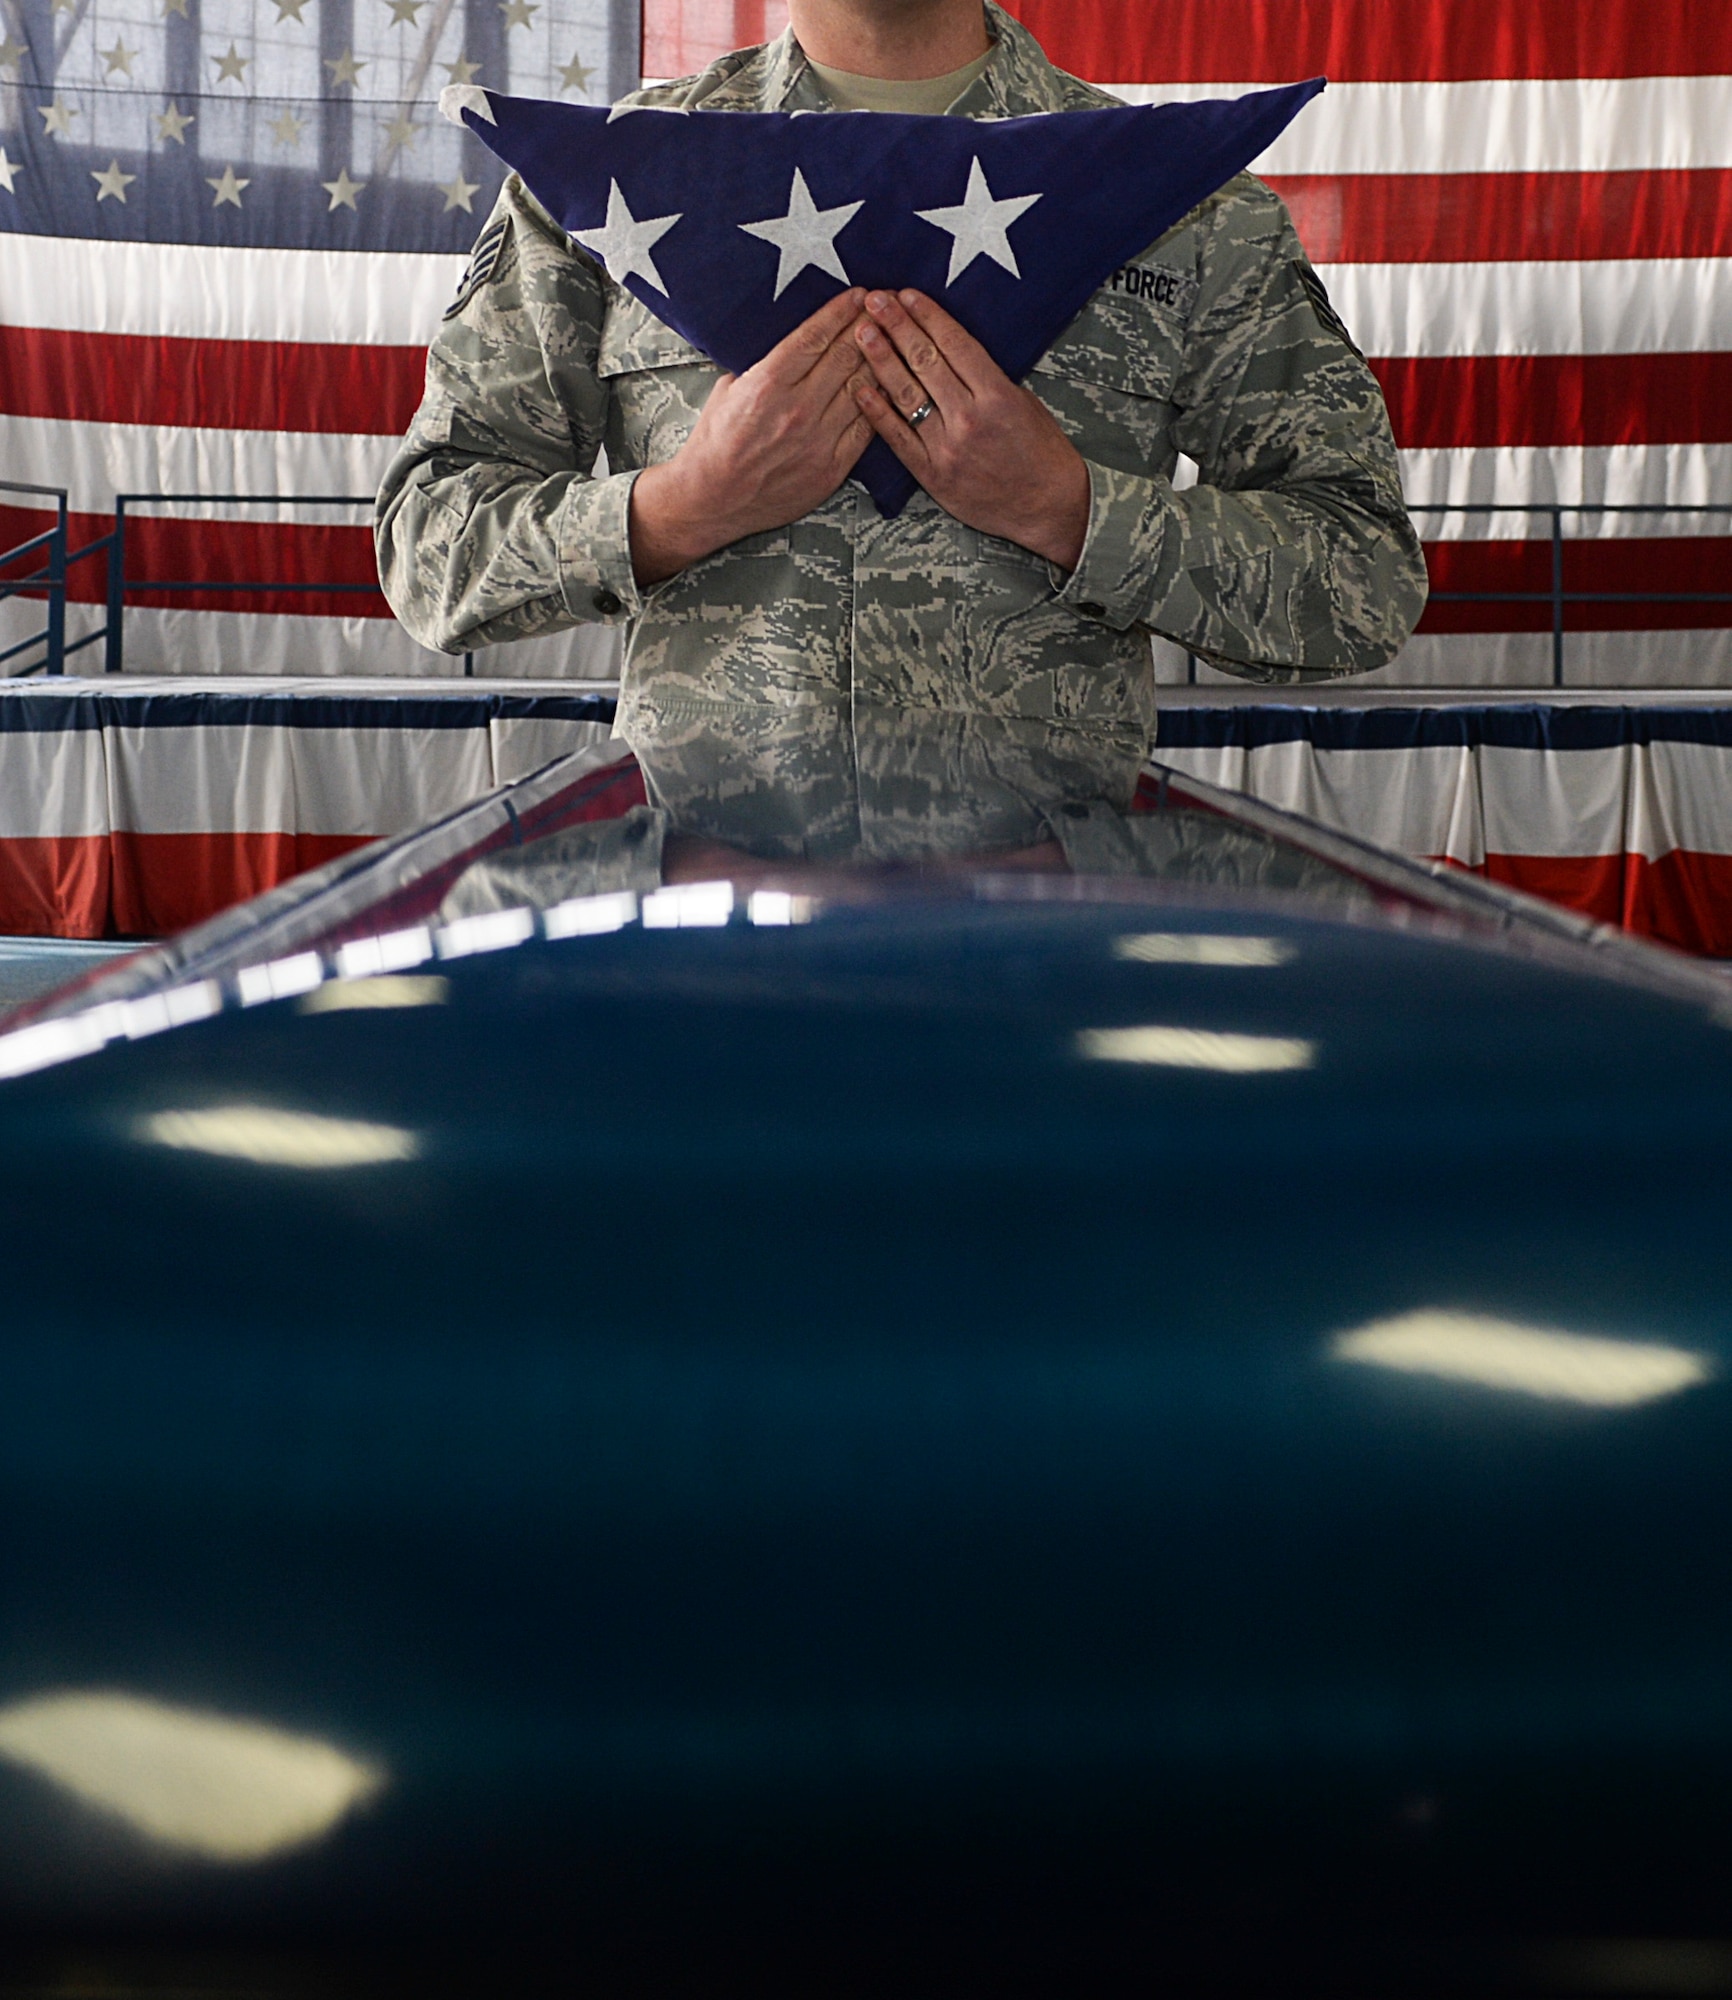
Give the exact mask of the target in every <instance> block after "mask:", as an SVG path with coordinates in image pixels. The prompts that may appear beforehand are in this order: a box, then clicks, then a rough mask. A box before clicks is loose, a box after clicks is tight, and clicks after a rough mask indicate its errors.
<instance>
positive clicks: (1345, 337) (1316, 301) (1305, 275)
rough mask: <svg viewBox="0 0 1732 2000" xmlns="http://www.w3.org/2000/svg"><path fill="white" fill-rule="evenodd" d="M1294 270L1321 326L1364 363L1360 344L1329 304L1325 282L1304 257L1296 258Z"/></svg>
mask: <svg viewBox="0 0 1732 2000" xmlns="http://www.w3.org/2000/svg"><path fill="white" fill-rule="evenodd" d="M1293 269H1294V271H1295V273H1296V274H1297V276H1298V279H1299V285H1300V289H1301V290H1302V291H1303V292H1304V294H1305V296H1306V298H1308V299H1309V300H1310V301H1311V310H1312V311H1313V312H1314V313H1315V314H1316V315H1317V318H1318V322H1319V324H1320V325H1322V326H1323V328H1324V329H1325V330H1326V331H1327V332H1329V333H1332V334H1334V336H1335V338H1336V339H1337V340H1339V341H1340V342H1341V343H1342V345H1343V346H1345V347H1350V348H1352V350H1353V352H1354V353H1355V354H1358V355H1359V358H1360V360H1361V361H1363V360H1364V359H1365V356H1364V355H1363V354H1360V352H1359V345H1358V343H1357V342H1356V341H1355V340H1354V338H1353V336H1352V334H1350V333H1349V332H1348V331H1347V328H1346V326H1345V325H1344V324H1343V322H1342V318H1341V315H1340V314H1339V313H1338V312H1337V311H1336V310H1335V308H1334V307H1333V306H1332V305H1331V304H1330V303H1329V294H1328V292H1327V291H1326V290H1325V289H1324V285H1323V280H1322V279H1321V278H1320V277H1318V275H1317V273H1316V272H1315V271H1314V270H1313V269H1312V268H1311V266H1310V265H1309V264H1308V263H1307V262H1306V261H1305V259H1304V258H1303V257H1295V258H1294V259H1293Z"/></svg>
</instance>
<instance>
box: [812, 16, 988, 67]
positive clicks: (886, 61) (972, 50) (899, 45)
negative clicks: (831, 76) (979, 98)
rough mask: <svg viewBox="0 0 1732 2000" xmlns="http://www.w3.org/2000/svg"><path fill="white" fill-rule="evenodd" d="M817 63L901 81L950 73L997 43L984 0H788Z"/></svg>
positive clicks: (964, 65)
mask: <svg viewBox="0 0 1732 2000" xmlns="http://www.w3.org/2000/svg"><path fill="white" fill-rule="evenodd" d="M788 13H789V19H790V23H791V25H792V27H793V30H794V39H795V40H796V41H797V42H798V43H799V44H800V46H801V48H802V49H804V50H805V52H806V54H807V55H808V56H810V57H811V59H812V61H813V62H815V63H822V64H824V66H825V67H826V68H828V69H839V70H846V71H847V72H848V74H849V75H851V76H876V77H883V78H886V79H887V80H892V81H896V82H910V83H911V82H914V81H916V80H917V79H919V78H922V77H929V76H948V75H949V74H950V73H951V71H952V70H958V69H962V68H965V67H966V66H967V65H968V64H969V63H971V62H973V61H975V60H976V58H977V57H980V56H983V55H985V53H986V52H987V50H988V49H989V48H991V46H992V37H991V36H990V35H989V34H988V33H987V31H986V10H985V8H984V7H983V6H982V5H981V0H789V7H788Z"/></svg>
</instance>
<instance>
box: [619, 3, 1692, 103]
mask: <svg viewBox="0 0 1732 2000" xmlns="http://www.w3.org/2000/svg"><path fill="white" fill-rule="evenodd" d="M663 4H664V5H665V4H666V0H663ZM687 4H688V8H689V6H690V0H687ZM1006 4H1007V6H1008V8H1009V11H1010V12H1011V13H1012V14H1015V15H1016V16H1017V17H1018V18H1019V19H1020V20H1022V21H1023V22H1024V23H1025V24H1026V25H1027V26H1028V27H1029V28H1031V29H1032V30H1033V31H1034V33H1035V35H1036V36H1037V37H1038V38H1039V40H1040V42H1041V43H1042V45H1043V46H1044V47H1045V49H1046V52H1047V54H1048V55H1049V56H1051V57H1052V59H1053V61H1054V62H1056V63H1057V64H1058V65H1059V66H1060V67H1061V68H1062V69H1068V70H1071V71H1073V72H1074V73H1075V74H1076V75H1078V76H1084V77H1088V78H1090V79H1091V80H1092V81H1094V82H1096V83H1108V84H1112V83H1212V82H1219V83H1290V82H1292V81H1293V80H1294V79H1295V78H1296V77H1303V76H1318V75H1325V76H1328V77H1331V78H1332V79H1333V80H1334V81H1335V82H1337V83H1404V82H1407V83H1448V82H1458V81H1465V80H1467V79H1469V78H1474V77H1576V76H1720V75H1724V74H1726V73H1727V72H1729V71H1732V7H1728V6H1726V5H1725V4H1724V0H1600V4H1598V5H1588V4H1587V3H1586V0H1426V4H1425V5H1424V6H1412V5H1404V4H1401V3H1400V0H1207V4H1205V5H1198V6H1188V7H1179V6H1168V5H1157V4H1151V0H1090V4H1089V5H1088V6H1086V7H1083V6H1079V5H1078V4H1077V0H1006ZM652 11H653V10H652Z"/></svg>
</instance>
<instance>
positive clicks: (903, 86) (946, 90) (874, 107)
mask: <svg viewBox="0 0 1732 2000" xmlns="http://www.w3.org/2000/svg"><path fill="white" fill-rule="evenodd" d="M997 53H998V52H997V50H996V49H995V48H993V49H988V50H987V52H986V54H985V55H983V56H976V57H975V59H974V61H973V62H971V63H965V64H964V65H963V66H962V68H961V69H953V70H952V71H951V72H950V74H949V75H948V76H922V77H917V78H915V79H914V81H912V82H903V81H899V80H897V79H895V78H892V77H882V76H855V75H853V74H852V73H851V72H850V71H848V70H845V69H829V68H827V67H826V66H825V65H824V64H823V63H815V62H812V58H811V57H810V56H808V57H807V58H806V60H807V62H808V63H810V64H811V68H812V74H813V75H814V76H815V77H816V78H817V79H818V81H819V82H820V83H821V84H822V85H823V86H824V95H825V96H826V97H827V98H829V100H830V102H831V103H832V104H833V105H835V107H836V109H837V110H838V111H901V112H912V113H914V114H916V115H917V116H921V117H926V118H940V117H942V116H943V115H944V113H945V112H946V111H948V110H949V109H950V107H951V106H952V105H953V104H954V103H955V102H956V100H957V99H958V98H959V97H960V96H961V95H962V93H963V92H964V91H965V90H966V89H967V88H968V86H969V85H970V84H971V83H972V82H973V81H974V80H975V78H976V77H977V76H981V75H984V74H985V71H986V66H987V64H988V63H989V62H991V60H992V58H993V57H994V56H995V55H996V54H997Z"/></svg>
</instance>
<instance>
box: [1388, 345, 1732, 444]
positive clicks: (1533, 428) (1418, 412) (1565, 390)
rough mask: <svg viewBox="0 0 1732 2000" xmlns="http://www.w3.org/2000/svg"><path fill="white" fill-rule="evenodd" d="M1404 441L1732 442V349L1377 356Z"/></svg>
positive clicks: (1397, 431)
mask: <svg viewBox="0 0 1732 2000" xmlns="http://www.w3.org/2000/svg"><path fill="white" fill-rule="evenodd" d="M1371 368H1372V372H1373V373H1374V374H1375V375H1376V377H1377V379H1378V381H1379V382H1380V383H1382V385H1383V395H1384V400H1385V401H1386V402H1387V403H1388V405H1389V420H1390V422H1391V423H1392V424H1393V425H1394V427H1395V441H1396V443H1397V444H1400V445H1405V446H1407V447H1408V448H1409V449H1411V450H1419V449H1421V448H1422V447H1429V448H1432V449H1444V450H1447V449H1449V448H1450V447H1452V446H1468V445H1549V444H1580V445H1611V444H1725V443H1728V442H1732V354H1466V355H1451V356H1445V357H1429V358H1426V359H1419V360H1415V359H1401V360H1377V359H1373V361H1372V363H1371Z"/></svg>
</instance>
